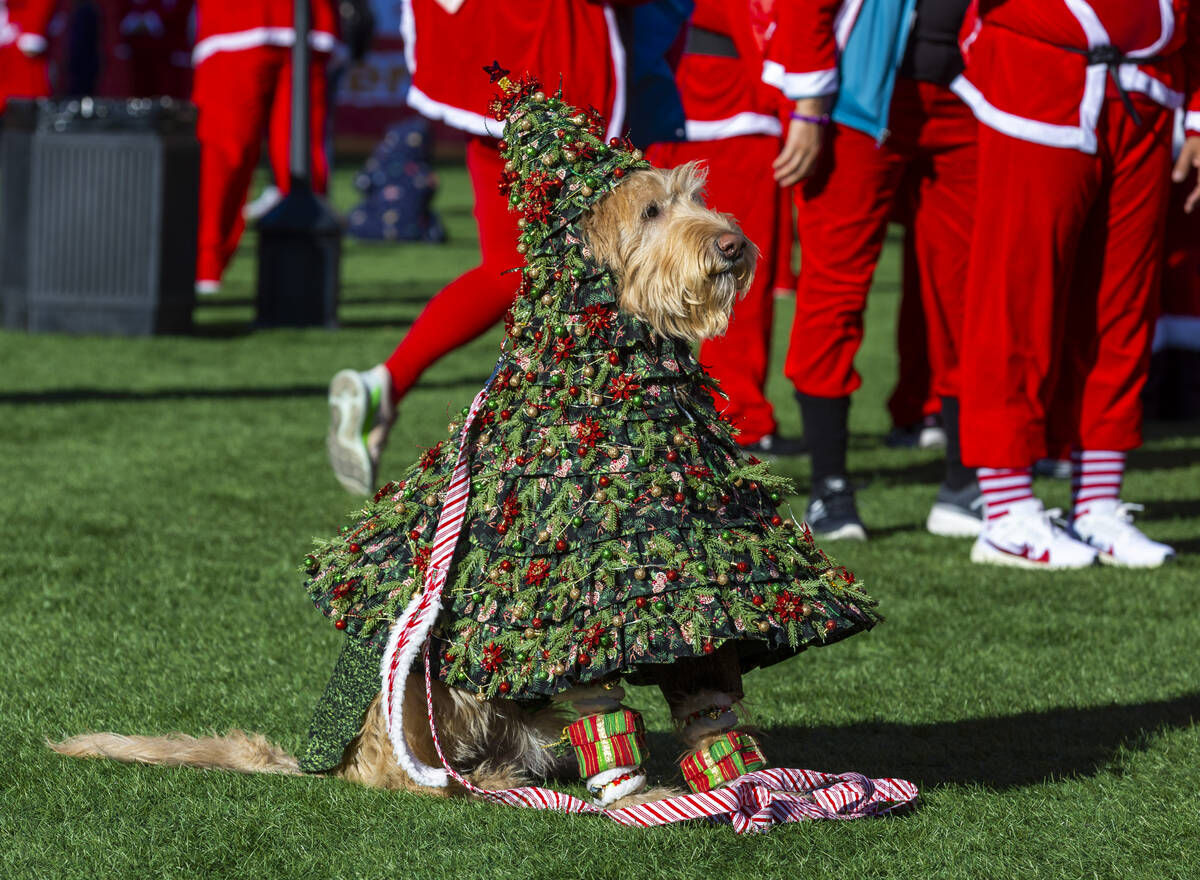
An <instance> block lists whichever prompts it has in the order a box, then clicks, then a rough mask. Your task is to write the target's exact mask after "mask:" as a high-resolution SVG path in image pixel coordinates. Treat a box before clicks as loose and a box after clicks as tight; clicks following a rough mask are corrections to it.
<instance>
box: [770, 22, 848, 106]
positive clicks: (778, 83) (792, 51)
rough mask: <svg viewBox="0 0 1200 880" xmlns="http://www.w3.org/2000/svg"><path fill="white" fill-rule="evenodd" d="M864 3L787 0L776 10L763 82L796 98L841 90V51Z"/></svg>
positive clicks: (830, 93) (828, 93)
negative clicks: (839, 82) (775, 35)
mask: <svg viewBox="0 0 1200 880" xmlns="http://www.w3.org/2000/svg"><path fill="white" fill-rule="evenodd" d="M862 4H863V0H809V2H805V3H799V2H796V0H783V2H780V3H776V4H775V9H774V25H773V28H772V29H773V31H774V33H778V34H786V35H787V38H786V39H774V40H769V41H768V43H767V50H766V51H767V55H766V58H765V59H764V62H763V66H762V79H763V81H764V82H766V83H769V84H771V85H773V86H775V87H776V88H777V89H779V90H780V91H781V92H783V93H784V94H785V95H787V96H788V97H789V98H791V99H793V100H795V99H797V98H815V97H820V96H822V95H832V94H833V93H834V92H836V91H837V90H838V69H837V64H838V53H839V51H840V50H841V48H842V47H843V46H845V45H846V40H847V39H848V38H849V36H850V30H851V28H853V27H854V22H855V19H857V17H858V13H859V10H860V9H861V8H862Z"/></svg>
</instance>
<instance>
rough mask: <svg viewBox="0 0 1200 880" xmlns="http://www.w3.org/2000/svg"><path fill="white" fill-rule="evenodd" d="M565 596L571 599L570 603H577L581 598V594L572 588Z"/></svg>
mask: <svg viewBox="0 0 1200 880" xmlns="http://www.w3.org/2000/svg"><path fill="white" fill-rule="evenodd" d="M567 595H568V596H570V597H571V601H572V602H578V601H579V597H580V596H582V595H583V593H581V592H579V590H578V589H576V588H575V587H572V588H571V592H569V593H567Z"/></svg>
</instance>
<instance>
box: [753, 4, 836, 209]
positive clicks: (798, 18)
mask: <svg viewBox="0 0 1200 880" xmlns="http://www.w3.org/2000/svg"><path fill="white" fill-rule="evenodd" d="M841 6H842V3H841V2H840V0H793V2H789V3H780V4H779V5H778V6H777V7H776V8H777V12H776V19H775V28H774V31H773V32H772V34H771V38H770V41H769V42H768V44H767V53H766V60H765V61H764V62H763V81H764V82H766V83H768V84H770V85H773V86H775V87H776V88H778V89H779V90H780V91H782V92H783V93H784V95H786V96H787V97H788V98H790V99H791V100H792V101H793V102H794V106H793V110H794V112H793V115H792V117H791V118H790V119H789V120H788V124H787V130H786V133H785V135H784V142H783V148H782V150H780V153H779V155H778V157H776V159H775V161H774V163H773V164H772V170H773V171H774V174H775V180H776V181H778V183H779V184H780V185H781V186H790V185H791V184H793V183H796V182H797V181H800V180H803V179H804V178H805V177H808V176H809V175H810V174H812V173H813V171H814V170H815V169H816V165H817V159H818V158H819V156H820V154H821V145H822V141H823V139H824V127H825V122H826V120H825V116H826V113H827V112H828V108H829V105H830V103H831V102H832V98H833V95H835V94H836V93H837V90H838V70H837V61H838V45H837V38H836V34H835V25H836V23H837V22H836V19H837V14H838V10H839V9H840V8H841ZM797 117H807V118H797Z"/></svg>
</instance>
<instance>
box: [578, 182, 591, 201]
mask: <svg viewBox="0 0 1200 880" xmlns="http://www.w3.org/2000/svg"><path fill="white" fill-rule="evenodd" d="M579 194H580V195H581V196H583V197H584V198H587V197H588V196H590V195H591V194H592V188H591V187H590V186H588V185H586V184H584V185H583V186H581V187H579Z"/></svg>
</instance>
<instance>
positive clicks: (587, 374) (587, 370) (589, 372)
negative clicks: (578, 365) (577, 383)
mask: <svg viewBox="0 0 1200 880" xmlns="http://www.w3.org/2000/svg"><path fill="white" fill-rule="evenodd" d="M581 372H582V373H583V376H584V378H585V379H590V378H592V376H594V375H596V368H595V367H593V366H592V365H591V364H588V365H587V366H586V367H584V368H583V370H582V371H581Z"/></svg>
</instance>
